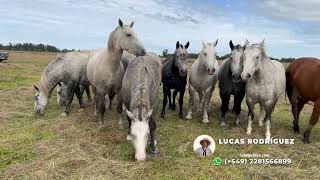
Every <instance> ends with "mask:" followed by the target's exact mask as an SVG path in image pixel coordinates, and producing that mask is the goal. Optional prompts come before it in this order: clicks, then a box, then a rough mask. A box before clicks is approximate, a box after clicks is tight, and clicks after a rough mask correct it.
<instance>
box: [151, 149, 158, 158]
mask: <svg viewBox="0 0 320 180" xmlns="http://www.w3.org/2000/svg"><path fill="white" fill-rule="evenodd" d="M150 156H151V157H152V158H157V157H159V156H160V152H159V151H158V150H156V151H151V152H150Z"/></svg>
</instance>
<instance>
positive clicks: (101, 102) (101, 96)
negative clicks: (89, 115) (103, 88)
mask: <svg viewBox="0 0 320 180" xmlns="http://www.w3.org/2000/svg"><path fill="white" fill-rule="evenodd" d="M96 97H97V98H96V99H97V108H98V109H99V113H100V125H99V129H103V128H104V127H105V122H104V113H105V112H106V104H105V103H106V94H105V93H104V92H100V91H99V90H98V91H97V94H96Z"/></svg>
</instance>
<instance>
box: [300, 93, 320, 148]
mask: <svg viewBox="0 0 320 180" xmlns="http://www.w3.org/2000/svg"><path fill="white" fill-rule="evenodd" d="M319 116H320V99H318V100H317V101H316V102H315V103H314V106H313V111H312V115H311V118H310V121H309V125H308V127H307V129H306V131H305V132H304V133H303V142H304V143H310V139H309V137H310V133H311V130H312V128H313V126H314V125H316V124H317V122H318V121H319Z"/></svg>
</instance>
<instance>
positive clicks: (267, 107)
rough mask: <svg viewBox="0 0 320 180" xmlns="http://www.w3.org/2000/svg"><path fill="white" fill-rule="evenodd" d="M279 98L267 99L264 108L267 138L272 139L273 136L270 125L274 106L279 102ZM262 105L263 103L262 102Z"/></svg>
mask: <svg viewBox="0 0 320 180" xmlns="http://www.w3.org/2000/svg"><path fill="white" fill-rule="evenodd" d="M277 101H278V99H275V100H274V101H271V100H269V101H266V102H265V103H264V105H263V108H264V110H265V118H264V122H265V125H266V134H265V136H266V139H270V138H271V133H270V127H271V115H272V112H273V110H274V107H275V105H276V103H277ZM260 106H261V104H260Z"/></svg>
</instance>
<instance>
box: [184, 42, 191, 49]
mask: <svg viewBox="0 0 320 180" xmlns="http://www.w3.org/2000/svg"><path fill="white" fill-rule="evenodd" d="M189 45H190V43H189V41H188V42H187V44H186V45H185V46H184V48H186V49H188V47H189Z"/></svg>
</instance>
